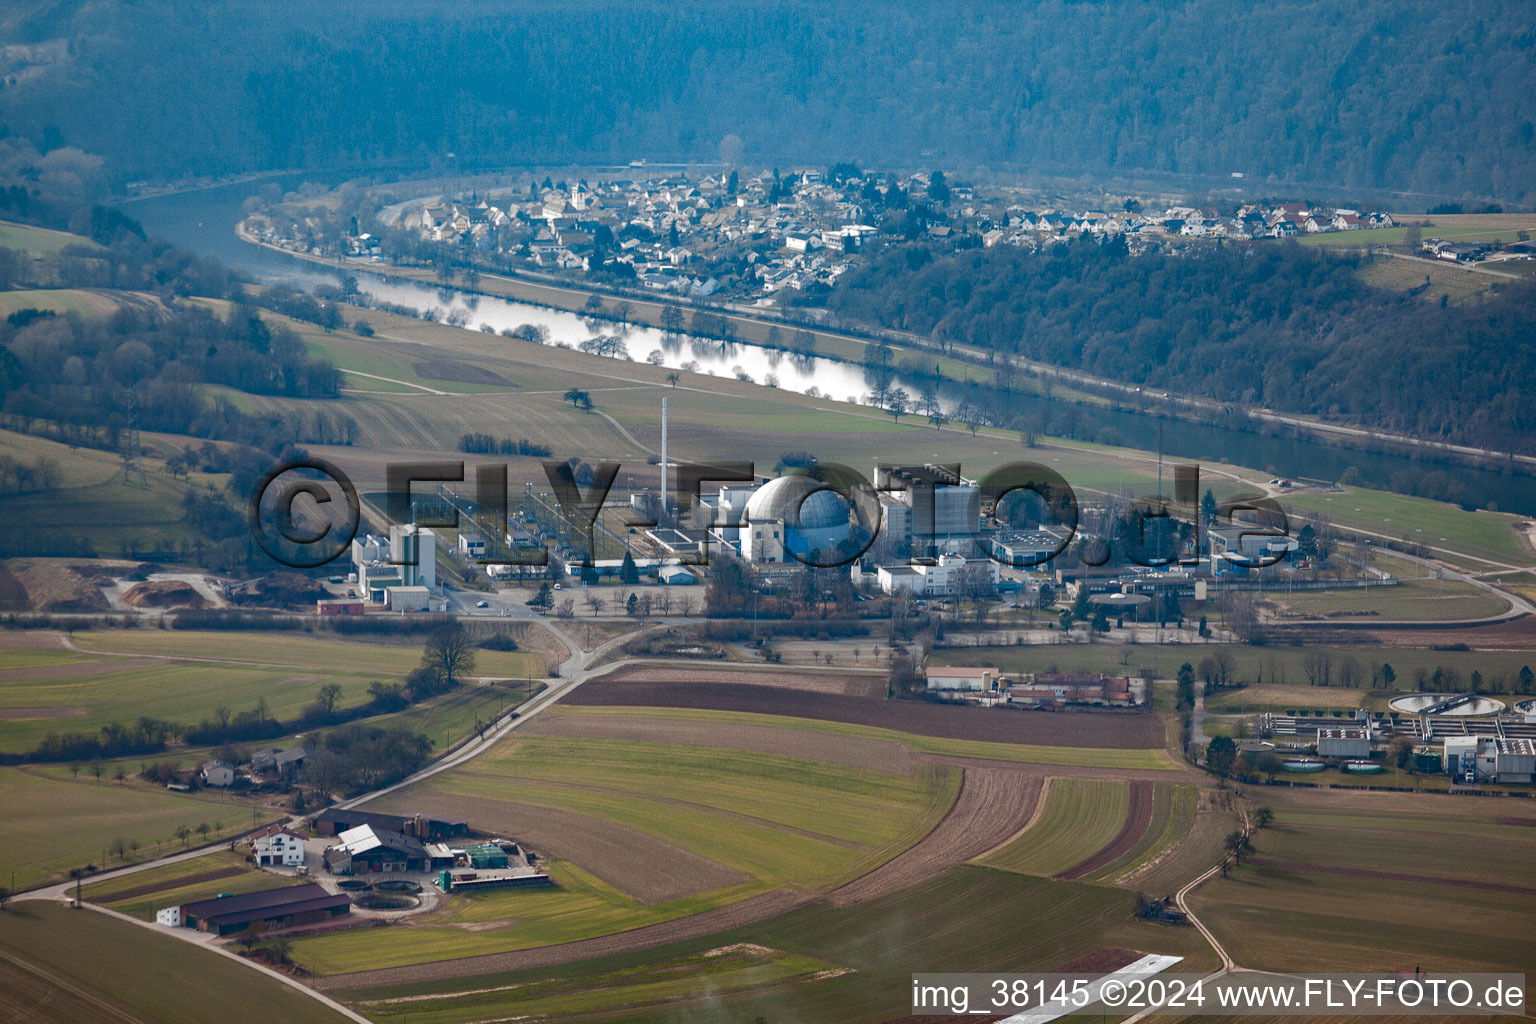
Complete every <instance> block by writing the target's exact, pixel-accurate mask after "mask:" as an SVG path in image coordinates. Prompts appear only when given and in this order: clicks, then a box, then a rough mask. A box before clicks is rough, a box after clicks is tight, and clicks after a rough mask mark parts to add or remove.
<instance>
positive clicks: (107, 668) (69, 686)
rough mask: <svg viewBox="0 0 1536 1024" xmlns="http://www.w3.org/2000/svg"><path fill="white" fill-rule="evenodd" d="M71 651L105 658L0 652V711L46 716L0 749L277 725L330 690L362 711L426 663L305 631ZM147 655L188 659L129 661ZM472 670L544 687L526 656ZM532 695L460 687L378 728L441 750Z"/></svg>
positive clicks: (397, 648)
mask: <svg viewBox="0 0 1536 1024" xmlns="http://www.w3.org/2000/svg"><path fill="white" fill-rule="evenodd" d="M77 643H78V644H79V645H80V646H81V647H82V648H84V649H85V650H86V651H90V652H111V653H104V654H90V653H86V654H82V653H80V652H77V651H69V650H37V649H8V648H0V711H4V710H5V709H7V708H30V709H41V710H40V712H39V714H37V715H36V716H30V717H25V718H10V719H3V720H0V751H10V752H18V751H25V750H30V749H32V748H33V747H35V746H36V745H37V744H38V742H39V741H40V740H42V739H43V738H44V737H45V736H46V735H48V734H49V733H55V732H83V733H94V732H95V731H96V730H97V729H99V728H100V727H101V726H103V725H105V724H107V723H109V722H125V723H127V722H132V721H134V720H135V719H137V718H139V717H140V716H145V715H147V716H149V717H151V718H158V719H163V720H166V721H170V722H174V723H176V724H179V725H195V724H196V723H197V722H199V721H201V720H202V719H204V718H208V717H212V715H213V713H214V711H215V709H216V708H218V707H220V706H223V707H226V708H228V709H229V710H230V711H232V712H240V711H245V710H249V709H250V708H252V707H254V706H255V705H256V702H257V701H258V700H260V699H263V698H265V700H266V701H267V706H268V709H269V711H270V713H271V715H272V716H273V717H274V718H278V719H284V720H288V719H293V718H296V717H297V716H298V714H299V712H300V711H301V710H302V709H303V708H304V707H305V706H306V705H308V704H310V703H311V702H312V701H314V699H315V695H316V693H317V692H318V691H319V689H320V688H321V687H322V686H324V685H327V684H329V683H335V684H337V685H339V686H340V687H341V697H340V700H339V701H338V704H337V707H338V708H342V709H345V708H349V707H353V706H356V705H361V704H365V703H367V702H368V700H369V699H370V698H369V696H368V685H369V684H370V683H372V682H376V681H383V682H399V681H401V680H402V679H404V678H405V676H406V674H407V673H409V672H410V671H411V670H412V669H414V668H415V667H416V666H417V664H418V663H419V662H420V658H421V649H420V647H419V646H415V645H405V644H386V643H374V644H369V643H358V642H352V641H347V640H342V639H338V638H335V637H331V636H324V635H305V634H303V633H237V632H207V633H203V632H193V631H181V630H90V631H87V632H82V633H80V634H79V635H78V637H77ZM152 653H153V654H159V655H172V656H174V657H175V658H177V659H186V660H164V659H163V658H155V659H153V660H150V659H147V658H145V657H135V655H140V654H142V655H149V654H152ZM475 672H476V673H477V674H480V675H484V676H489V677H495V678H508V679H514V680H515V679H524V678H529V677H539V676H542V675H543V674H544V660H543V658H542V656H540V655H539V654H537V653H533V652H528V651H477V652H476V668H475ZM527 692H528V688H527V687H525V686H522V685H520V684H519V685H495V686H464V687H461V688H460V689H459V690H457V691H455V692H453V693H451V694H449V695H447V696H446V697H444V698H442V699H441V700H439V701H434V702H432V703H431V704H428V705H423V706H420V707H416V708H411V709H408V710H407V711H403V712H400V713H398V714H397V715H394V716H389V717H388V719H381V721H385V720H387V721H399V722H400V723H402V724H405V723H414V724H415V725H416V727H418V728H420V729H421V730H422V731H425V732H428V734H429V735H430V736H431V737H432V738H433V739H434V740H435V741H438V742H439V743H443V744H444V745H446V743H447V742H449V741H451V739H452V738H453V737H454V736H455V735H458V736H462V735H463V733H464V732H466V731H468V730H469V729H471V728H473V727H474V724H475V719H476V716H477V715H478V716H480V718H481V720H482V721H488V720H490V719H491V718H494V717H496V715H497V714H499V713H500V712H501V711H503V710H505V709H506V707H507V706H508V705H509V704H512V703H521V700H522V699H523V695H524V694H526V693H527ZM62 709H69V711H70V713H69V714H67V715H61V714H60V712H61V710H62ZM445 737H446V739H445Z"/></svg>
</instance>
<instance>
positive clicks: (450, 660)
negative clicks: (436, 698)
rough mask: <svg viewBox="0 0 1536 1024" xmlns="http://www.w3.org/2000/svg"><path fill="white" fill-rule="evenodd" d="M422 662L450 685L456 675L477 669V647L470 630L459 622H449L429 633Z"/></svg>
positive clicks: (422, 654) (422, 653)
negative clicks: (471, 637)
mask: <svg viewBox="0 0 1536 1024" xmlns="http://www.w3.org/2000/svg"><path fill="white" fill-rule="evenodd" d="M421 664H422V666H423V667H424V668H429V669H432V670H434V671H436V672H437V673H438V674H439V675H441V676H442V677H443V678H444V679H445V680H447V682H448V683H449V685H452V684H453V682H454V677H455V676H457V675H460V674H467V673H469V672H473V671H474V670H475V647H474V643H473V642H472V641H471V639H470V635H469V631H468V630H466V629H465V628H464V627H463V626H461V625H460V624H459V623H457V622H452V623H448V624H445V625H442V626H439V627H438V628H436V629H434V630H433V631H432V632H431V633H429V634H427V646H426V649H425V650H423V651H422V652H421Z"/></svg>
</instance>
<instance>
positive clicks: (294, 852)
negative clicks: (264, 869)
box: [251, 825, 304, 868]
mask: <svg viewBox="0 0 1536 1024" xmlns="http://www.w3.org/2000/svg"><path fill="white" fill-rule="evenodd" d="M251 854H252V856H254V857H255V858H256V863H257V864H259V865H263V866H265V865H279V864H280V865H282V866H283V867H289V868H292V867H298V866H299V865H300V864H303V863H304V837H303V836H301V835H299V834H298V833H297V832H294V831H293V830H292V829H289V828H287V827H285V826H283V825H268V826H267V827H266V828H264V829H262V830H261V831H260V832H257V833H256V834H254V835H252V836H251Z"/></svg>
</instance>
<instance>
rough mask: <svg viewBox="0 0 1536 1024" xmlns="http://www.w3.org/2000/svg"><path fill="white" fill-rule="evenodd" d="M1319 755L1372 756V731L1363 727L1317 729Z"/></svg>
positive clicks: (1354, 757)
mask: <svg viewBox="0 0 1536 1024" xmlns="http://www.w3.org/2000/svg"><path fill="white" fill-rule="evenodd" d="M1317 756H1318V757H1339V758H1350V759H1357V758H1366V757H1370V756H1371V733H1370V730H1369V729H1363V728H1349V727H1347V726H1346V727H1343V728H1327V729H1319V730H1317Z"/></svg>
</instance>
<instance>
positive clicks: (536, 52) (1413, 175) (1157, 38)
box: [0, 0, 1536, 203]
mask: <svg viewBox="0 0 1536 1024" xmlns="http://www.w3.org/2000/svg"><path fill="white" fill-rule="evenodd" d="M555 26H558V28H555ZM0 32H3V34H4V36H5V38H6V39H7V41H8V42H9V43H13V44H15V45H12V46H9V47H8V48H7V51H6V56H5V58H4V59H5V61H6V63H7V64H8V65H9V66H8V67H7V68H6V69H5V71H6V74H5V76H4V79H3V81H4V87H3V88H0V124H3V125H4V126H6V127H7V128H8V130H9V131H10V132H12V133H14V134H17V135H21V136H25V137H27V138H29V139H31V140H33V141H34V142H35V143H36V144H37V145H38V146H39V148H41V149H44V150H52V149H55V148H58V147H59V146H60V145H66V144H67V145H70V146H74V147H78V148H79V149H83V150H86V151H88V152H92V153H97V154H100V155H101V156H102V157H103V158H104V160H105V167H106V170H107V171H108V173H109V174H111V175H113V176H114V177H115V179H116V180H117V181H119V182H126V181H129V180H132V179H135V178H150V179H156V178H158V179H170V178H176V177H179V176H183V175H188V174H226V173H233V172H242V171H250V170H275V169H288V168H294V169H299V168H302V169H317V168H342V167H349V168H351V167H357V168H362V167H373V168H380V169H384V168H399V167H406V166H409V167H420V166H422V165H427V164H434V165H436V166H438V167H439V168H441V169H444V170H448V171H452V170H454V169H456V168H462V167H468V166H471V165H489V164H494V165H502V166H504V165H507V164H537V163H541V162H557V163H561V164H569V163H620V164H622V163H626V162H628V161H630V160H632V159H635V158H637V157H640V158H649V159H651V160H653V161H657V160H709V161H712V160H717V159H724V160H725V161H727V162H731V163H735V162H739V161H742V160H746V161H751V162H754V163H756V164H759V165H768V164H773V163H782V162H791V163H792V162H795V161H806V162H810V163H814V164H818V165H820V164H825V163H830V162H832V161H835V160H839V159H845V158H846V159H858V160H860V161H862V162H864V163H866V164H873V165H886V166H904V165H907V164H910V163H911V162H912V161H914V160H921V161H923V162H924V163H925V164H940V165H945V166H950V167H956V168H961V169H966V168H982V167H993V168H997V169H1000V170H1010V171H1024V172H1032V173H1044V174H1056V175H1066V176H1070V177H1073V178H1077V177H1080V176H1084V175H1090V176H1099V177H1103V176H1105V175H1121V176H1126V175H1135V174H1138V173H1152V174H1167V175H1179V176H1186V177H1188V176H1207V177H1215V178H1227V177H1228V176H1229V175H1230V174H1231V173H1233V172H1240V173H1242V174H1244V175H1245V177H1246V178H1247V179H1248V180H1249V181H1250V182H1252V181H1255V180H1257V181H1261V182H1270V183H1273V184H1285V185H1316V186H1321V187H1336V188H1343V187H1349V188H1370V189H1402V190H1415V191H1418V192H1421V193H1432V194H1440V195H1448V196H1452V197H1459V196H1463V195H1466V196H1481V197H1488V198H1494V199H1498V200H1501V201H1503V202H1506V203H1509V202H1516V203H1518V202H1520V201H1521V200H1522V199H1523V197H1525V196H1527V195H1529V193H1530V189H1531V184H1532V176H1531V167H1532V166H1536V164H1533V161H1532V156H1533V155H1536V126H1533V123H1536V93H1533V91H1532V90H1531V88H1530V69H1531V63H1532V58H1533V47H1536V28H1533V26H1532V22H1531V19H1530V9H1529V7H1528V5H1526V4H1522V3H1519V2H1518V0H1486V2H1483V3H1479V4H1477V5H1476V7H1475V9H1472V10H1469V9H1467V8H1466V7H1465V6H1461V7H1457V6H1456V5H1447V4H1443V3H1437V2H1434V0H1404V2H1400V3H1393V4H1382V3H1368V4H1349V3H1342V2H1338V0H1324V2H1318V0H1279V2H1276V3H1271V4H1260V5H1241V6H1234V5H1230V4H1221V3H1217V2H1215V0H1196V2H1192V3H1186V4H1177V5H1174V4H1157V3H1137V2H1130V0H1102V2H1073V0H1045V2H1042V3H1038V4H1012V3H1003V2H999V0H962V2H960V3H956V4H950V5H946V6H945V8H944V10H943V12H942V14H938V13H936V12H935V11H933V10H932V9H930V8H928V7H926V6H924V5H909V4H897V3H888V2H870V0H863V2H859V3H855V4H820V3H813V2H810V0H791V2H787V3H781V4H774V5H746V4H727V5H713V4H711V5H697V4H692V5H690V4H672V3H665V2H661V0H621V2H617V3H602V4H598V3H595V2H593V0H559V2H556V3H552V4H538V5H534V4H531V3H527V2H525V0H495V2H490V3H480V4H475V5H472V6H466V5H459V4H449V3H446V2H445V0H426V2H418V3H410V4H406V3H402V2H399V0H390V2H382V3H367V4H364V3H357V2H342V3H333V4H326V5H321V6H316V5H313V4H304V5H300V4H297V3H295V2H293V0H274V2H265V3H255V2H253V0H236V2H231V3H227V4H219V5H203V6H201V7H199V8H198V9H197V10H196V13H195V14H192V15H189V12H188V11H187V9H186V6H185V5H183V4H174V3H171V2H169V0H146V2H143V3H135V4H124V3H85V2H83V0H23V2H21V3H17V4H12V5H8V13H5V14H3V15H0ZM897 83H899V88H898V87H896V84H897ZM834 149H835V152H833V151H830V150H834Z"/></svg>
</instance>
